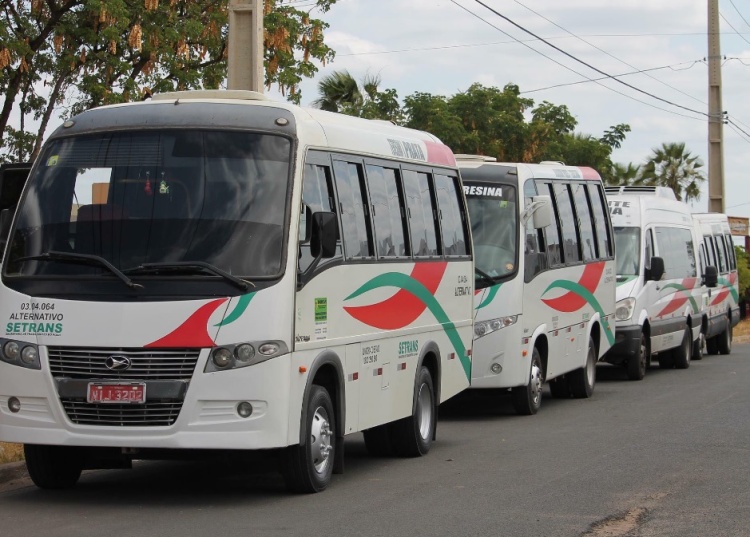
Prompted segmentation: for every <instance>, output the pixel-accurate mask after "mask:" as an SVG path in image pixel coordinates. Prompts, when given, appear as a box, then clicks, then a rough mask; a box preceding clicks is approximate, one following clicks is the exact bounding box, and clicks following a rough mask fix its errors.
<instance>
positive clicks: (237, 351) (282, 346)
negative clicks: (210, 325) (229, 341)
mask: <svg viewBox="0 0 750 537" xmlns="http://www.w3.org/2000/svg"><path fill="white" fill-rule="evenodd" d="M288 352H289V349H288V348H287V346H286V343H284V342H283V341H259V342H255V341H253V342H245V343H237V344H235V345H220V346H218V347H214V348H213V349H211V353H210V354H209V356H208V361H207V362H206V367H205V369H204V370H203V371H204V372H205V373H213V372H215V371H228V370H230V369H237V368H239V367H247V366H249V365H255V364H259V363H261V362H265V361H266V360H269V359H271V358H275V357H277V356H281V355H282V354H287V353H288Z"/></svg>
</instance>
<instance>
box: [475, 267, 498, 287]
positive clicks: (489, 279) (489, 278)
mask: <svg viewBox="0 0 750 537" xmlns="http://www.w3.org/2000/svg"><path fill="white" fill-rule="evenodd" d="M474 272H476V273H477V274H478V275H479V277H480V279H482V280H484V281H485V282H487V283H488V284H489V285H494V284H495V280H496V278H493V277H492V276H490V275H489V274H487V273H486V272H484V271H483V270H482V269H479V268H477V267H474Z"/></svg>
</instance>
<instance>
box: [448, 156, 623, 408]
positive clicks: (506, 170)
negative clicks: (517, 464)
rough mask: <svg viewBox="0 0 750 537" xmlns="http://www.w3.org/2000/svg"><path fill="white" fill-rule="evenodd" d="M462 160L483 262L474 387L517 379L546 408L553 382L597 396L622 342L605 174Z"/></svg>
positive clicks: (518, 397) (556, 387)
mask: <svg viewBox="0 0 750 537" xmlns="http://www.w3.org/2000/svg"><path fill="white" fill-rule="evenodd" d="M458 159H459V167H460V168H461V177H462V179H463V182H464V193H465V194H466V197H467V203H468V205H469V215H470V219H471V227H472V237H473V241H474V255H475V266H476V276H475V277H476V288H477V294H476V299H475V310H476V312H475V315H476V316H475V320H474V322H475V324H474V330H475V333H474V349H473V373H472V381H471V386H472V388H510V389H511V393H512V398H513V403H514V406H515V409H516V411H517V412H518V413H519V414H534V413H536V412H537V410H538V409H539V406H540V404H541V397H542V394H541V391H542V386H543V384H544V382H545V381H550V388H551V390H552V392H553V395H555V396H556V397H570V396H571V395H573V396H576V397H589V396H590V395H591V394H592V392H593V389H594V383H595V380H596V364H597V362H598V360H599V359H600V357H602V356H603V355H604V353H605V352H606V351H607V350H608V349H609V347H610V345H612V343H613V342H614V309H615V308H614V303H615V267H614V246H613V243H612V235H611V233H612V229H611V226H610V221H609V216H608V213H607V210H606V201H605V198H604V190H603V188H602V183H601V179H600V178H599V175H598V174H597V173H596V172H595V171H594V170H592V169H590V168H578V167H573V166H564V165H562V164H559V163H543V164H501V163H495V162H491V161H485V160H482V158H481V157H480V158H476V157H468V156H459V157H458ZM561 234H562V239H561V238H560V237H561ZM560 245H563V246H562V248H561V247H560Z"/></svg>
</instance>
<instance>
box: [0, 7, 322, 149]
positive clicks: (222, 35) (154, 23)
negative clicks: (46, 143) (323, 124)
mask: <svg viewBox="0 0 750 537" xmlns="http://www.w3.org/2000/svg"><path fill="white" fill-rule="evenodd" d="M336 1H337V0H313V1H312V2H311V3H310V4H306V7H311V6H313V5H314V7H316V8H318V9H319V10H320V11H321V12H324V13H325V12H326V11H328V10H329V9H330V7H331V6H332V5H333V4H335V3H336ZM295 5H298V4H295V3H293V2H292V1H291V0H265V4H264V7H265V11H264V24H265V32H264V45H265V48H264V51H265V82H266V84H267V85H268V86H269V87H270V86H271V85H278V87H279V88H280V90H281V92H282V93H284V94H285V95H287V97H288V98H289V99H290V100H292V101H295V102H298V101H299V99H300V95H299V91H298V87H299V83H300V82H301V80H302V79H303V78H305V77H311V76H313V75H314V74H315V73H316V72H317V67H316V63H315V61H314V60H317V61H319V62H322V63H324V64H325V62H327V61H330V60H331V59H332V58H333V55H334V52H333V50H332V49H330V48H329V47H328V46H327V45H326V44H325V43H324V40H323V32H324V30H325V29H326V28H327V25H326V23H325V22H323V21H322V20H319V19H315V18H313V17H311V16H310V13H309V12H307V11H304V10H302V9H299V8H298V7H295ZM227 6H228V0H222V1H219V2H215V1H212V0H3V2H2V16H3V19H4V21H3V22H4V24H2V25H0V90H2V95H3V99H4V100H3V105H2V109H1V110H0V144H2V147H3V149H4V152H5V155H6V158H13V159H18V160H23V159H25V158H29V157H33V156H34V151H38V148H39V145H40V143H41V140H42V138H43V136H44V132H45V130H46V127H47V124H48V122H49V120H50V118H51V117H52V115H53V114H54V113H56V112H57V113H58V114H60V115H61V116H62V117H65V116H67V115H71V114H74V113H77V112H79V111H81V110H84V109H87V108H91V107H94V106H98V105H102V104H112V103H120V102H128V101H132V100H138V99H142V98H144V97H145V96H148V95H150V94H151V93H152V92H163V91H170V90H175V89H194V88H218V87H219V85H220V84H221V83H222V81H223V80H224V78H225V76H226V68H227V62H226V60H227V36H228V34H227V25H228V13H227ZM19 103H21V104H19ZM14 109H17V112H18V113H20V115H21V116H22V117H26V116H29V117H31V118H33V119H34V120H38V121H39V122H40V128H39V130H38V132H37V133H36V135H35V140H34V143H33V144H32V145H33V147H32V148H31V153H30V152H29V147H28V143H27V142H28V140H27V137H28V132H26V130H25V129H24V128H21V129H20V130H21V131H23V133H24V135H23V136H18V135H17V133H14V131H12V130H8V127H9V120H10V116H11V111H13V110H14ZM16 130H18V129H16ZM20 141H23V143H19V142H20Z"/></svg>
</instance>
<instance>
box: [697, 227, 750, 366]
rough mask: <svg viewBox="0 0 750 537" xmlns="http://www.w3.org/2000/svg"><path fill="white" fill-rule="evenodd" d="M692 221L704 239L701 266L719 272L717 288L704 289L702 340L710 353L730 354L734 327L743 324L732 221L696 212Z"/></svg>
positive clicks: (700, 251)
mask: <svg viewBox="0 0 750 537" xmlns="http://www.w3.org/2000/svg"><path fill="white" fill-rule="evenodd" d="M693 220H694V221H695V222H696V225H697V226H698V230H699V236H700V237H702V242H701V244H700V250H699V253H700V256H701V262H702V265H703V266H704V267H705V266H707V265H709V266H714V267H716V269H717V271H718V284H717V287H716V288H715V289H710V288H706V289H704V306H705V307H704V311H703V319H702V329H701V338H703V339H705V344H706V350H707V352H708V354H719V353H721V354H729V353H730V352H732V328H733V327H734V326H735V325H736V324H737V323H738V322H739V321H740V306H739V299H740V296H739V278H738V276H737V259H736V257H735V255H734V243H733V242H732V233H731V231H730V228H729V219H728V218H727V216H726V215H725V214H721V213H695V214H693ZM701 349H702V346H701Z"/></svg>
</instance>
